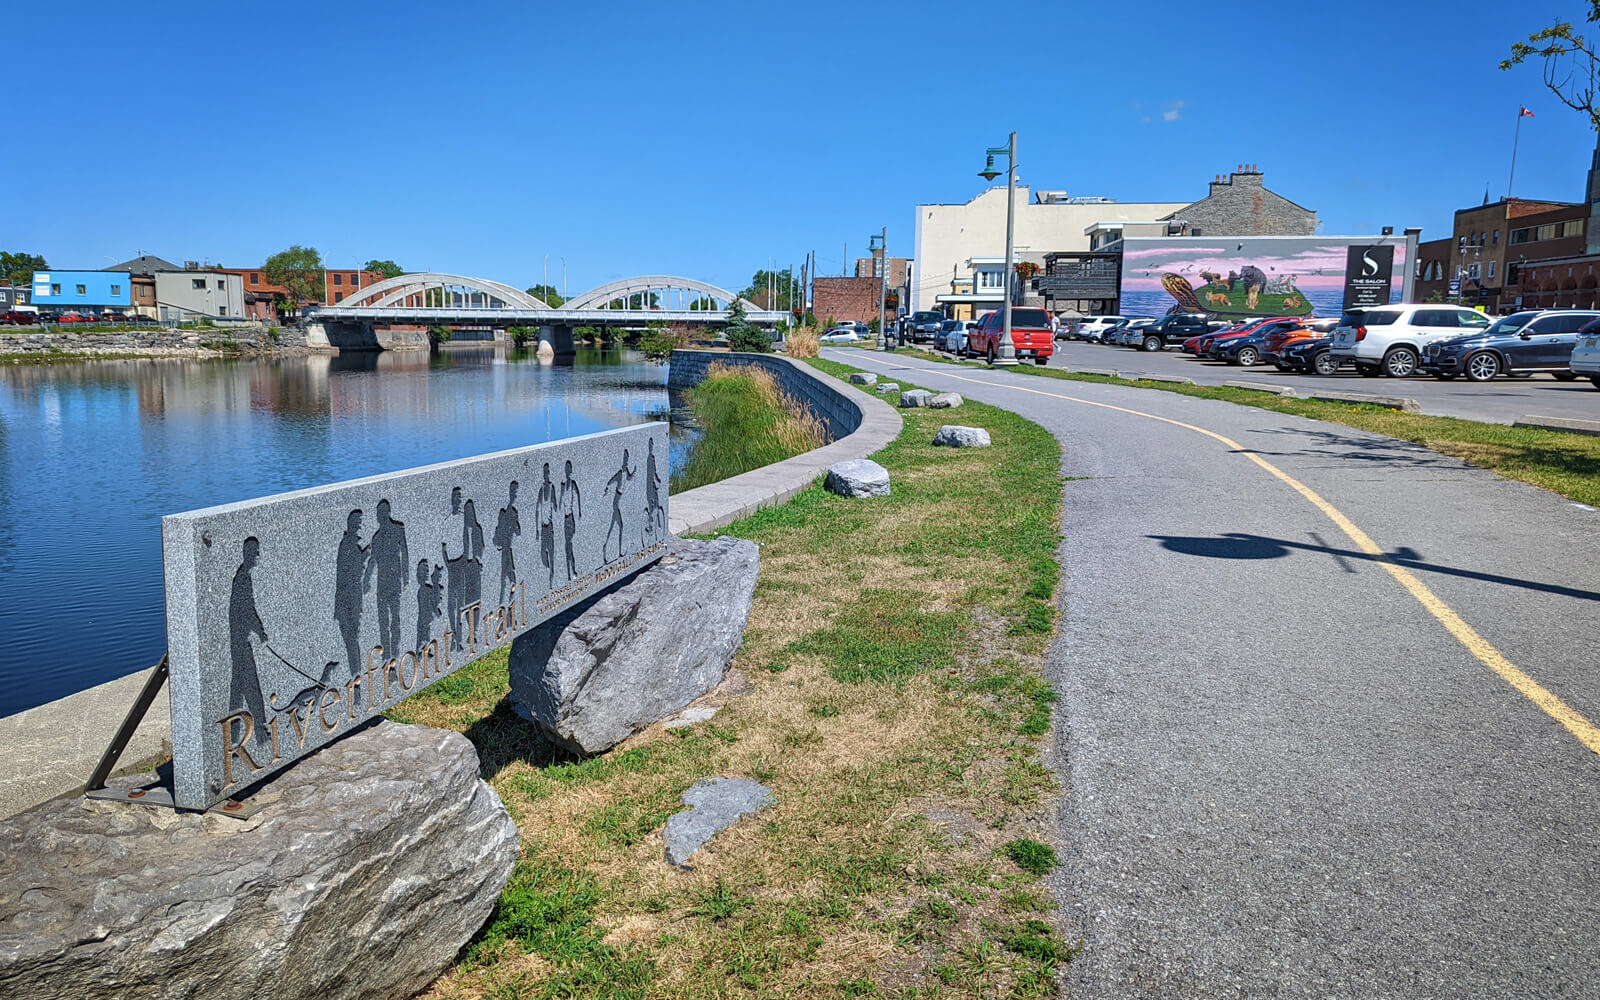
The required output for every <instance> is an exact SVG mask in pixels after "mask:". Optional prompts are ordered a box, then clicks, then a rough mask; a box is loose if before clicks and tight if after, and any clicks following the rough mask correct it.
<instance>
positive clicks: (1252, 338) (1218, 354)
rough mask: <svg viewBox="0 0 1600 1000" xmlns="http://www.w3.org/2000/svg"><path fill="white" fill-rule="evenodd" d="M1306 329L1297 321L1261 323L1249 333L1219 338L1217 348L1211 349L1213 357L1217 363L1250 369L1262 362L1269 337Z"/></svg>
mask: <svg viewBox="0 0 1600 1000" xmlns="http://www.w3.org/2000/svg"><path fill="white" fill-rule="evenodd" d="M1304 328H1305V327H1304V326H1303V325H1302V324H1301V322H1300V321H1299V320H1297V319H1284V320H1274V321H1272V322H1270V323H1259V324H1257V325H1256V327H1255V328H1254V329H1253V330H1251V331H1250V332H1249V333H1246V334H1242V335H1239V336H1232V337H1218V338H1217V340H1216V344H1215V346H1213V347H1212V349H1211V357H1212V358H1214V359H1216V360H1217V361H1225V362H1227V363H1228V364H1230V365H1238V366H1240V367H1241V368H1249V367H1251V366H1252V365H1254V364H1256V363H1257V362H1258V361H1260V360H1261V355H1262V352H1263V351H1265V350H1266V344H1267V338H1268V337H1271V336H1274V335H1277V334H1285V335H1287V334H1289V333H1291V332H1293V331H1295V330H1302V329H1304Z"/></svg>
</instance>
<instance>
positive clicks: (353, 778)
mask: <svg viewBox="0 0 1600 1000" xmlns="http://www.w3.org/2000/svg"><path fill="white" fill-rule="evenodd" d="M117 782H118V783H122V782H125V783H127V784H129V785H137V784H139V783H140V782H139V780H138V779H137V778H133V777H130V778H122V779H117ZM251 799H252V802H253V803H257V804H261V805H263V806H264V808H263V809H261V811H260V812H258V813H256V814H255V815H253V816H251V817H250V818H249V819H247V820H238V819H233V818H230V817H227V816H219V815H216V814H215V813H177V812H174V811H172V810H171V809H160V808H149V807H144V806H137V805H128V804H126V803H115V802H103V801H97V800H92V799H88V800H86V799H76V798H65V799H54V800H52V801H50V802H47V803H45V804H44V805H41V806H38V807H36V808H34V809H31V810H29V811H27V812H24V813H21V814H19V815H17V816H13V817H12V818H10V819H8V820H5V821H3V822H0V844H4V851H5V864H4V865H3V866H0V996H6V997H19V998H20V997H29V998H38V1000H45V998H49V1000H56V998H63V1000H64V998H68V997H117V998H119V1000H143V998H156V997H160V998H193V1000H232V998H239V1000H245V998H250V1000H259V998H261V997H273V998H275V1000H290V998H299V997H305V998H318V1000H321V998H326V997H339V998H342V1000H364V998H373V1000H378V998H383V1000H387V998H390V997H408V996H412V995H413V994H415V993H417V992H420V991H421V990H423V989H425V988H426V987H427V986H428V984H429V983H431V982H432V981H433V980H434V979H435V978H437V977H438V976H439V974H440V973H442V972H443V971H444V970H445V969H446V968H447V967H448V966H449V965H450V963H451V962H452V961H453V960H454V959H455V957H456V954H457V952H459V951H460V949H461V946H462V945H464V944H466V943H467V941H468V940H470V939H471V937H472V935H473V934H474V933H476V932H477V930H478V928H479V927H481V926H482V924H483V922H484V920H486V919H487V918H488V916H489V913H490V911H491V910H492V909H493V907H494V903H495V900H496V899H497V898H498V897H499V895H500V890H501V889H502V888H503V887H504V886H505V884H506V881H507V880H508V879H509V878H510V877H511V868H512V865H513V864H514V863H515V861H516V856H517V830H516V827H515V826H514V825H513V824H512V822H511V817H510V816H509V815H507V813H506V810H505V807H504V806H503V805H502V804H501V802H500V797H499V796H497V795H496V794H495V792H494V789H492V788H490V787H489V786H488V785H487V784H485V783H484V782H483V781H481V780H480V779H479V777H478V755H477V753H476V752H475V751H474V750H473V748H472V744H471V743H469V742H468V741H467V739H466V738H465V737H463V736H462V735H460V734H459V733H453V732H446V731H444V730H439V729H428V728H424V727H422V726H405V725H400V724H398V723H394V722H379V723H377V724H376V725H374V726H372V727H370V728H367V729H362V730H358V731H357V732H354V733H352V734H351V735H350V736H348V737H346V738H345V739H342V740H340V741H338V742H337V743H334V744H332V745H330V746H328V747H325V748H323V749H322V750H320V751H318V752H317V753H315V754H313V755H311V756H310V757H307V758H305V759H304V760H302V761H300V762H299V763H297V764H296V765H295V766H294V767H292V768H290V769H289V770H287V771H285V772H283V773H282V774H281V775H279V776H277V777H275V778H273V779H272V780H271V782H270V783H269V784H268V785H266V786H264V788H263V789H262V790H261V791H259V792H257V793H256V794H255V795H253V796H251Z"/></svg>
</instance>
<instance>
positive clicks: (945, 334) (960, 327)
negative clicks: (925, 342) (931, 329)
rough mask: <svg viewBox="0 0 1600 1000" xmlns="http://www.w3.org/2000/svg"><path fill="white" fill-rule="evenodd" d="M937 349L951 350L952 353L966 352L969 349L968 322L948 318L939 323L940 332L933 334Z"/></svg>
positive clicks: (934, 344)
mask: <svg viewBox="0 0 1600 1000" xmlns="http://www.w3.org/2000/svg"><path fill="white" fill-rule="evenodd" d="M933 346H934V349H935V350H940V351H949V352H950V353H951V354H964V353H966V349H967V323H966V322H965V321H964V320H959V319H947V320H945V321H944V322H943V323H940V324H939V332H938V333H936V334H934V335H933Z"/></svg>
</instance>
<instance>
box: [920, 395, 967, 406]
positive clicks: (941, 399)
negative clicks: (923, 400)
mask: <svg viewBox="0 0 1600 1000" xmlns="http://www.w3.org/2000/svg"><path fill="white" fill-rule="evenodd" d="M964 402H966V400H964V399H962V398H961V393H959V392H941V393H939V394H938V395H937V396H934V397H933V398H932V399H930V400H928V406H930V407H931V408H933V409H935V410H948V409H951V408H952V407H956V406H960V405H961V404H962V403H964Z"/></svg>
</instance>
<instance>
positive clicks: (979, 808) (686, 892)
mask: <svg viewBox="0 0 1600 1000" xmlns="http://www.w3.org/2000/svg"><path fill="white" fill-rule="evenodd" d="M814 364H816V365H817V367H818V368H821V369H823V370H825V371H831V372H834V373H839V372H840V371H842V370H843V369H842V366H834V365H830V364H828V363H827V362H814ZM905 416H906V430H905V433H904V434H903V435H902V436H901V437H900V438H899V440H897V441H896V442H895V443H893V444H891V445H890V446H889V447H888V448H886V449H884V451H882V452H880V453H879V455H878V456H876V457H877V459H878V460H879V461H881V462H882V463H883V464H884V465H885V466H886V467H888V468H889V470H890V473H891V475H892V477H893V479H894V482H895V492H894V495H893V496H891V497H889V498H884V499H879V500H872V501H849V500H844V499H842V498H839V497H834V496H832V495H830V494H827V493H824V492H823V491H821V490H820V489H813V490H810V491H807V492H805V493H803V494H801V495H800V496H798V497H796V498H795V499H794V500H793V501H791V502H790V503H789V504H786V505H784V506H783V507H779V508H774V509H771V510H767V511H763V512H761V513H760V514H758V515H756V516H754V517H752V518H750V519H748V520H746V521H744V522H741V523H739V524H736V525H734V526H732V527H731V528H729V529H728V531H729V533H730V534H736V535H740V536H742V537H747V538H752V539H754V540H756V541H757V542H759V543H760V544H761V546H762V569H761V576H760V580H759V582H758V584H757V588H756V597H755V604H754V607H753V608H752V611H751V616H750V627H749V629H748V631H747V633H746V637H745V642H744V645H743V646H742V647H741V649H740V651H739V653H738V657H737V659H736V668H737V669H738V670H739V671H740V673H741V674H742V675H743V676H742V677H740V678H739V679H738V680H739V683H740V685H741V687H740V689H741V690H746V691H748V693H746V694H744V695H742V696H739V697H729V696H727V695H726V694H724V695H721V696H713V697H712V698H710V699H708V700H709V701H710V702H712V703H718V702H721V703H723V707H722V708H721V710H720V711H719V712H718V714H717V715H716V716H715V717H714V718H712V719H711V720H709V721H708V722H704V723H701V724H699V725H696V726H693V727H689V728H686V729H678V730H672V731H666V730H662V729H659V728H653V729H651V730H650V731H647V732H645V733H642V734H640V735H639V736H637V737H635V738H634V739H632V740H629V741H627V742H626V743H624V744H623V745H621V746H619V747H617V748H616V749H614V750H612V751H611V752H609V753H607V754H605V755H603V756H601V757H597V758H593V759H589V760H575V759H572V758H570V757H568V756H566V755H564V754H563V753H561V752H560V751H557V750H555V749H553V748H551V747H550V746H549V745H547V744H544V743H542V742H540V741H539V740H537V739H536V738H533V737H530V736H529V735H528V730H527V727H525V726H523V725H522V724H521V723H520V722H518V721H517V720H516V719H515V716H513V715H511V713H510V712H509V709H508V708H507V707H506V705H505V702H504V698H505V695H506V693H507V692H506V681H505V657H504V655H503V654H502V655H498V656H492V657H488V658H486V659H485V660H484V661H481V662H480V663H478V664H474V665H473V666H471V667H469V668H467V669H466V670H464V671H461V672H460V673H458V674H457V675H455V676H453V677H451V678H449V679H448V680H447V681H445V682H442V683H441V684H440V685H437V686H436V687H435V688H434V689H431V690H430V691H429V692H425V693H424V694H423V695H421V696H419V697H418V698H415V699H412V700H411V701H409V702H407V703H406V704H405V705H404V706H402V708H401V710H400V711H397V712H396V713H394V714H396V715H397V716H403V717H404V718H405V719H406V720H407V721H416V722H425V723H428V724H431V725H443V726H446V727H449V728H458V729H461V730H462V731H464V732H466V733H468V735H469V736H470V737H471V738H472V739H473V740H474V742H475V743H477V744H478V746H479V748H480V753H481V755H482V757H483V761H484V764H483V771H484V774H485V776H486V778H487V779H488V780H489V781H490V782H491V783H492V784H493V785H494V786H495V788H496V790H497V791H498V792H499V793H500V795H501V797H502V798H503V799H504V800H505V802H506V804H507V806H508V808H509V809H510V810H511V811H512V814H513V815H514V816H515V817H516V819H517V825H518V830H519V832H520V834H521V836H522V839H523V852H522V856H521V859H520V860H519V863H518V867H517V871H516V873H515V875H514V876H513V878H512V882H511V884H510V885H509V886H508V887H507V889H506V891H505V893H504V894H503V896H502V899H501V901H500V905H499V906H498V908H497V910H496V912H495V914H494V916H493V917H492V918H491V920H490V922H489V924H488V925H487V926H486V927H485V929H484V930H483V931H482V932H481V933H480V934H479V936H478V938H477V939H476V940H475V941H474V942H473V944H472V945H471V946H469V948H468V949H467V950H466V951H465V952H464V953H463V955H462V958H461V961H460V962H459V964H458V967H457V969H456V970H454V971H453V972H452V973H451V974H450V975H448V976H447V977H445V978H444V979H442V980H441V981H440V983H439V984H437V985H436V987H435V993H434V995H435V996H437V997H440V998H444V997H451V998H456V997H461V998H467V997H519V998H521V997H529V998H542V997H566V996H586V997H587V996H596V997H615V998H654V997H661V998H667V997H672V998H681V997H706V998H710V997H740V996H749V997H765V996H795V997H800V996H804V997H854V996H895V995H907V996H909V995H916V996H919V997H976V996H984V997H997V996H1015V997H1032V996H1043V995H1048V994H1049V993H1051V992H1053V990H1054V983H1055V978H1054V969H1055V967H1056V965H1057V964H1059V963H1060V962H1061V961H1064V960H1065V958H1066V956H1067V954H1068V950H1067V949H1066V948H1065V945H1062V944H1061V943H1060V942H1057V941H1055V939H1054V938H1053V937H1051V933H1052V932H1050V931H1049V930H1048V925H1042V926H1045V927H1046V930H1045V932H1043V933H1042V935H1041V933H1040V932H1038V929H1037V928H1034V929H1033V930H1032V931H1030V930H1029V929H1028V928H1027V927H1026V926H1025V922H1026V921H1027V920H1035V921H1037V919H1038V918H1039V917H1040V916H1041V915H1047V914H1048V911H1049V909H1050V904H1049V900H1048V894H1047V893H1045V892H1044V891H1043V890H1042V889H1041V888H1040V886H1039V884H1038V879H1039V876H1038V874H1037V873H1036V872H1031V871H1025V870H1023V869H1022V868H1019V867H1018V866H1017V864H1016V863H1015V862H1014V861H1013V860H1012V859H1011V858H1010V857H1008V856H1007V855H1006V854H1005V853H1004V850H1003V845H1005V844H1006V843H1008V842H1009V841H1011V840H1013V839H1015V838H1016V837H1018V836H1019V835H1021V834H1023V833H1025V832H1027V831H1030V830H1031V831H1038V830H1044V829H1048V820H1047V817H1046V816H1045V814H1044V811H1043V806H1044V802H1045V800H1046V799H1047V798H1048V796H1049V795H1050V793H1051V791H1052V790H1053V788H1054V782H1053V779H1052V777H1051V775H1050V774H1049V772H1048V771H1047V770H1045V769H1044V768H1043V767H1042V766H1041V765H1040V764H1039V762H1038V759H1037V742H1038V740H1039V739H1040V737H1041V736H1042V734H1044V733H1045V731H1046V730H1047V729H1048V727H1049V719H1050V702H1051V701H1052V700H1053V697H1054V695H1053V693H1052V692H1050V689H1049V687H1048V685H1046V684H1045V683H1044V681H1043V679H1042V676H1041V674H1040V670H1039V658H1040V656H1041V654H1042V652H1043V648H1044V643H1045V641H1046V640H1047V638H1048V636H1049V633H1050V631H1051V626H1052V614H1053V605H1052V603H1051V602H1052V597H1053V589H1054V585H1055V580H1056V576H1057V567H1056V563H1055V560H1054V549H1055V545H1056V542H1057V538H1058V532H1059V516H1060V496H1061V483H1060V480H1059V475H1058V468H1059V461H1060V457H1059V450H1058V448H1057V446H1056V443H1055V441H1054V440H1053V439H1052V438H1051V437H1050V436H1049V435H1048V434H1047V433H1046V432H1044V431H1043V430H1042V429H1041V428H1039V427H1037V426H1036V425H1034V424H1031V423H1029V422H1027V421H1025V420H1022V419H1021V418H1019V417H1016V416H1014V415H1011V414H1008V413H1005V412H1003V411H1000V410H995V409H991V408H989V407H985V406H982V405H979V404H971V403H969V404H968V405H967V406H966V407H964V408H963V410H962V411H961V414H960V417H961V420H962V422H963V423H971V424H975V425H979V426H984V427H987V428H989V430H990V431H991V433H992V434H993V435H994V438H995V441H996V444H995V447H993V448H991V449H988V450H987V451H986V452H966V453H963V452H951V451H949V450H946V449H937V450H936V449H933V448H932V447H931V446H930V444H929V442H930V441H931V440H932V437H933V433H934V431H935V430H936V429H937V426H938V425H939V424H940V423H942V422H944V421H945V420H948V419H950V416H951V415H950V414H948V413H939V414H932V413H927V412H922V411H907V412H906V414H905ZM441 689H442V690H441ZM712 775H727V776H745V777H752V778H755V779H756V780H759V781H762V782H764V783H765V784H767V785H769V786H771V787H772V788H773V789H774V791H775V792H776V795H777V803H776V804H775V805H774V806H772V807H771V808H769V809H767V810H765V811H763V812H762V813H760V814H758V815H757V816H754V817H751V818H748V819H746V820H745V821H744V822H742V823H740V824H738V825H737V826H735V827H733V828H732V829H730V830H727V831H725V832H724V833H722V834H721V835H719V836H718V837H717V838H716V840H714V841H713V842H712V844H711V845H710V846H709V847H708V848H706V849H705V850H704V851H702V852H701V853H700V854H698V855H696V856H695V858H694V859H693V868H692V869H688V870H684V869H678V868H674V867H672V866H670V865H668V864H667V863H666V862H665V860H664V857H663V852H662V845H661V841H660V838H659V835H658V834H659V831H660V828H661V824H662V822H663V821H664V820H665V819H666V817H667V815H669V814H670V813H671V812H674V811H676V810H677V809H678V808H680V806H679V805H678V802H679V796H680V795H681V794H682V793H683V791H684V790H685V789H687V788H688V787H689V786H690V785H691V784H693V783H694V782H695V781H697V780H699V779H701V778H703V777H707V776H712ZM930 816H933V817H942V818H943V819H941V820H940V821H939V822H935V821H934V820H932V819H930ZM950 817H960V818H961V819H960V820H959V822H958V823H956V825H957V826H959V827H960V828H961V829H960V835H959V836H951V834H950V829H951V821H950ZM1036 835H1037V834H1036ZM1030 935H1031V936H1030ZM1025 937H1026V938H1028V941H1029V942H1030V943H1025V944H1022V945H1020V946H1019V947H1020V949H1021V950H1018V948H1012V947H1010V946H1008V944H1007V942H1008V941H1011V942H1019V941H1022V940H1023V938H1025ZM1040 942H1043V943H1042V944H1041V943H1040ZM1057 945H1060V947H1057ZM530 955H531V956H537V958H538V961H537V962H530V960H529V959H528V956H530Z"/></svg>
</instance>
